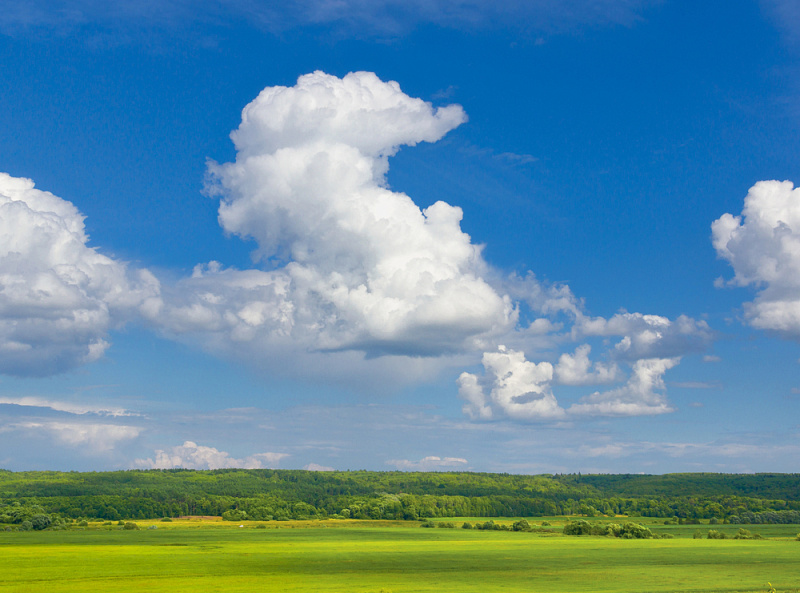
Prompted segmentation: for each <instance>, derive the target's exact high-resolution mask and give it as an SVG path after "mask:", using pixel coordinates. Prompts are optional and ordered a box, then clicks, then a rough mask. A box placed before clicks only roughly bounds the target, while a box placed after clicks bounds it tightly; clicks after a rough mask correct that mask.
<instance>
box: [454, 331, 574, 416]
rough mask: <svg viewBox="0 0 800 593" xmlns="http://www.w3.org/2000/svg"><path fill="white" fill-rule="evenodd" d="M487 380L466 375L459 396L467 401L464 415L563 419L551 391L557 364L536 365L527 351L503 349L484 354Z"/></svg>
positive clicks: (470, 374) (461, 380) (459, 385)
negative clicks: (527, 356) (528, 357)
mask: <svg viewBox="0 0 800 593" xmlns="http://www.w3.org/2000/svg"><path fill="white" fill-rule="evenodd" d="M483 367H484V369H485V373H484V375H483V377H478V376H477V375H474V374H472V373H462V374H461V376H460V377H459V378H458V387H459V395H460V396H461V397H462V399H464V400H466V402H467V403H466V404H464V407H463V408H462V410H463V412H464V413H465V414H467V415H468V416H469V417H470V418H473V419H488V418H492V417H493V415H494V411H493V410H498V411H499V412H500V413H501V414H502V415H504V416H507V417H509V418H513V419H518V420H552V419H557V418H562V417H563V416H564V410H563V408H561V407H560V406H559V405H558V402H557V401H556V398H555V396H554V395H553V393H552V391H551V389H550V382H551V381H552V379H553V365H552V364H550V363H549V362H540V363H534V362H530V361H528V360H526V359H525V354H524V353H523V352H517V351H515V350H510V349H507V348H506V347H505V346H500V347H499V348H498V350H497V352H486V353H484V355H483Z"/></svg>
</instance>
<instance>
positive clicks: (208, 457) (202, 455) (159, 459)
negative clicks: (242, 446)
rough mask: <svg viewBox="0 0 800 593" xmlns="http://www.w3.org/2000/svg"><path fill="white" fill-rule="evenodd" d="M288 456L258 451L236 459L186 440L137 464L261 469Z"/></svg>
mask: <svg viewBox="0 0 800 593" xmlns="http://www.w3.org/2000/svg"><path fill="white" fill-rule="evenodd" d="M288 456H289V455H288V453H256V454H255V455H250V456H248V457H245V458H243V459H236V458H234V457H231V456H230V454H228V453H226V452H225V451H220V450H218V449H215V448H214V447H207V446H204V445H198V444H197V443H195V442H192V441H185V442H184V443H183V445H178V446H176V447H172V448H171V449H169V450H164V449H156V451H155V459H151V458H148V459H137V460H136V466H137V467H141V468H147V469H172V468H186V469H224V468H243V469H261V468H273V467H276V466H277V465H278V463H279V462H280V461H281V459H283V458H285V457H288Z"/></svg>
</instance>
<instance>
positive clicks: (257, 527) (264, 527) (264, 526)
mask: <svg viewBox="0 0 800 593" xmlns="http://www.w3.org/2000/svg"><path fill="white" fill-rule="evenodd" d="M266 528H267V526H266V525H264V524H263V523H259V524H258V525H256V529H266Z"/></svg>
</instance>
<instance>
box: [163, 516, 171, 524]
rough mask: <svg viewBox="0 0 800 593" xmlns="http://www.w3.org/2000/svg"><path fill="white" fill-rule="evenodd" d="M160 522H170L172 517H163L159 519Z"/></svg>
mask: <svg viewBox="0 0 800 593" xmlns="http://www.w3.org/2000/svg"><path fill="white" fill-rule="evenodd" d="M161 522H162V523H172V519H170V518H169V517H164V518H163V519H161Z"/></svg>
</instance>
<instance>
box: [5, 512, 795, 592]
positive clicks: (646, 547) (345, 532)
mask: <svg viewBox="0 0 800 593" xmlns="http://www.w3.org/2000/svg"><path fill="white" fill-rule="evenodd" d="M458 521H459V522H458V523H457V524H458V525H460V524H461V522H463V519H460V520H458ZM475 521H480V520H479V519H476V520H475ZM540 522H541V521H540V520H538V519H537V520H536V521H534V522H533V523H534V524H536V525H539V523H540ZM550 522H551V523H552V524H553V529H554V533H549V534H548V533H517V532H505V531H475V530H465V529H421V528H420V527H419V526H418V525H413V524H412V525H413V526H409V524H408V523H399V524H392V523H389V522H385V523H380V522H345V521H325V522H282V523H280V527H279V528H276V527H277V526H278V524H276V523H274V522H273V523H269V524H268V525H269V526H270V527H271V528H268V529H257V528H255V526H256V524H254V523H246V524H244V525H245V527H243V528H241V527H239V525H238V524H230V523H222V522H210V521H174V522H172V523H158V522H140V525H141V526H142V527H145V529H142V530H140V531H121V530H117V529H114V528H111V526H102V525H100V524H91V525H92V528H90V529H87V530H83V531H56V532H19V533H5V532H0V591H15V592H16V591H20V592H23V591H31V592H34V591H47V592H48V593H51V592H52V593H58V592H65V591H137V592H138V591H154V592H159V591H165V592H169V593H183V592H189V591H191V592H192V593H196V592H204V591H220V592H247V593H251V592H253V591H270V592H271V591H275V592H280V591H291V592H311V591H330V592H342V593H344V592H347V593H362V592H363V593H368V592H369V593H379V592H380V591H384V592H385V593H388V592H391V593H401V592H402V593H412V592H434V591H436V592H442V591H445V592H447V591H453V592H459V593H468V592H472V591H474V592H481V593H484V592H494V591H507V592H539V591H541V592H582V591H587V592H588V591H592V592H606V591H608V592H612V591H613V592H622V591H624V592H631V591H636V592H647V591H653V592H678V591H697V592H700V591H767V589H768V586H767V582H768V581H769V582H771V583H772V584H773V585H774V586H775V588H776V589H777V591H778V592H779V593H785V592H789V591H791V592H797V591H798V590H799V589H798V587H800V542H798V541H795V539H794V534H796V533H797V532H798V531H800V529H799V528H798V526H796V525H789V526H786V525H775V526H752V529H751V530H752V531H753V532H759V533H761V534H762V535H763V536H764V537H766V538H768V539H765V540H730V539H726V540H707V539H702V540H696V539H692V537H691V534H692V533H693V532H694V530H695V529H697V527H698V526H691V525H687V526H663V525H662V526H661V527H657V526H653V528H654V530H655V529H658V530H659V531H662V532H667V530H668V531H669V532H672V533H674V534H675V535H676V537H675V539H659V540H622V539H614V538H603V537H567V536H563V535H561V534H560V533H558V532H560V529H559V527H558V525H557V524H558V523H560V524H562V525H563V519H561V520H559V519H557V518H553V519H552V520H551V521H550ZM149 525H157V526H158V529H146V527H148V526H149ZM700 527H701V529H702V530H703V531H707V530H708V528H709V526H708V525H704V526H700ZM711 527H714V528H720V529H721V530H725V531H728V532H729V533H735V531H736V530H737V529H738V527H735V528H734V526H727V525H726V526H711Z"/></svg>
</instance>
